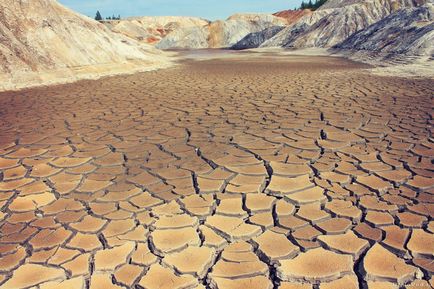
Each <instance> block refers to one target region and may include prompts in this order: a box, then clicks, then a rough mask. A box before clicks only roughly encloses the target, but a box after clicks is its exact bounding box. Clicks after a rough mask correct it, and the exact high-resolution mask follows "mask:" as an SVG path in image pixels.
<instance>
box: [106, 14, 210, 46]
mask: <svg viewBox="0 0 434 289" xmlns="http://www.w3.org/2000/svg"><path fill="white" fill-rule="evenodd" d="M103 23H104V24H105V25H106V26H107V27H109V28H110V29H111V30H112V31H114V32H117V33H121V34H123V35H125V36H128V37H131V38H133V39H135V40H137V41H141V42H145V43H149V44H156V43H158V42H159V41H160V40H161V39H162V38H164V37H165V36H166V35H167V34H169V33H171V32H173V31H175V30H177V29H183V28H185V29H188V28H194V27H202V26H205V25H208V24H209V21H208V20H205V19H202V18H197V17H183V16H144V17H132V18H126V19H122V20H112V21H104V22H103Z"/></svg>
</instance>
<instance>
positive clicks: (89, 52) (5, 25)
mask: <svg viewBox="0 0 434 289" xmlns="http://www.w3.org/2000/svg"><path fill="white" fill-rule="evenodd" d="M168 63H169V61H168V59H167V57H166V56H164V54H163V53H162V52H160V51H158V50H156V49H155V48H153V47H151V46H149V45H145V44H140V43H138V42H137V41H135V40H133V39H130V38H127V37H125V36H122V35H119V34H116V33H113V32H111V31H110V30H109V29H108V28H107V27H105V26H104V25H103V24H100V23H98V22H96V21H94V20H92V19H89V18H88V17H85V16H81V15H79V14H77V13H75V12H73V11H71V10H69V9H67V8H65V7H63V6H62V5H60V4H59V3H57V2H56V1H55V0H22V1H15V0H2V1H0V84H1V85H0V86H2V87H3V88H16V87H17V85H19V86H26V85H31V84H38V83H51V82H63V81H68V80H70V79H73V78H77V77H79V78H81V77H94V76H98V75H105V74H113V73H117V72H125V71H134V70H135V69H147V68H151V67H160V66H165V65H168Z"/></svg>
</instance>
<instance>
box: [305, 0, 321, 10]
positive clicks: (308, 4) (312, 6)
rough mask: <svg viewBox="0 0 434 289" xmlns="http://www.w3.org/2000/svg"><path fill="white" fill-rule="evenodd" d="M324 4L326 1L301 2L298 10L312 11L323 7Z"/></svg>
mask: <svg viewBox="0 0 434 289" xmlns="http://www.w3.org/2000/svg"><path fill="white" fill-rule="evenodd" d="M326 2H327V0H315V1H312V0H309V1H308V2H305V1H303V2H301V5H300V9H310V10H312V11H314V10H316V9H318V8H319V7H321V5H323V4H324V3H326Z"/></svg>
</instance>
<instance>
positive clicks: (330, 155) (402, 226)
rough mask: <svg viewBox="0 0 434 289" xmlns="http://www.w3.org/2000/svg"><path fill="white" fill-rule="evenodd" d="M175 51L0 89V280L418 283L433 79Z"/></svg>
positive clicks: (427, 252) (424, 248)
mask: <svg viewBox="0 0 434 289" xmlns="http://www.w3.org/2000/svg"><path fill="white" fill-rule="evenodd" d="M364 68H366V66H364V65H361V64H357V63H354V62H350V61H348V60H344V59H340V58H331V57H313V56H305V57H301V56H291V57H289V56H287V57H285V58H283V57H278V56H275V57H272V56H268V57H260V56H258V57H253V56H251V57H238V58H237V57H228V58H225V59H211V60H185V61H183V62H182V63H181V64H180V65H178V66H176V67H172V68H168V69H164V70H159V71H151V72H144V73H138V74H134V75H127V76H116V77H108V78H103V79H100V80H84V81H79V82H76V83H72V84H65V85H58V86H50V87H40V88H33V89H28V90H22V91H19V92H3V93H0V172H1V173H0V208H1V211H0V288H2V289H6V288H7V289H11V288H14V289H17V288H32V289H35V288H38V289H51V288H62V289H69V288H71V289H76V288H77V289H80V288H87V289H89V288H90V289H112V288H147V289H157V288H160V289H163V288H165V289H166V288H167V289H173V288H219V289H244V288H249V289H253V288H261V289H271V288H274V289H277V288H279V289H353V288H354V289H359V288H369V289H379V288H382V289H385V288H395V289H396V288H401V289H402V288H406V289H408V288H418V289H421V288H432V287H433V286H434V279H433V277H432V273H433V271H434V262H433V260H434V256H433V252H434V235H433V232H434V222H433V221H432V218H433V214H434V178H433V177H434V173H433V168H434V167H433V159H434V143H433V140H432V131H433V128H432V124H433V96H434V93H433V92H434V91H433V80H432V79H431V80H429V79H406V78H399V77H383V76H378V75H370V74H369V73H367V72H366V71H365V70H364Z"/></svg>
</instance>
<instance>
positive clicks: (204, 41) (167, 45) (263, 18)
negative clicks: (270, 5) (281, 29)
mask: <svg viewBox="0 0 434 289" xmlns="http://www.w3.org/2000/svg"><path fill="white" fill-rule="evenodd" d="M286 23H287V20H285V19H284V18H280V17H276V16H273V15H269V14H235V15H233V16H231V17H229V18H228V19H227V20H224V21H223V20H217V21H214V22H212V23H210V24H208V25H205V26H202V27H197V26H196V27H186V28H180V29H177V30H175V31H173V32H172V33H170V34H168V35H167V36H166V37H165V38H163V39H162V40H161V41H160V42H159V43H158V44H157V47H158V48H160V49H190V48H226V47H231V46H232V45H234V44H236V43H237V42H238V41H240V40H241V39H242V38H244V37H245V36H246V35H247V34H249V33H252V32H259V31H262V30H264V29H266V28H270V27H273V26H284V25H286Z"/></svg>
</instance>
